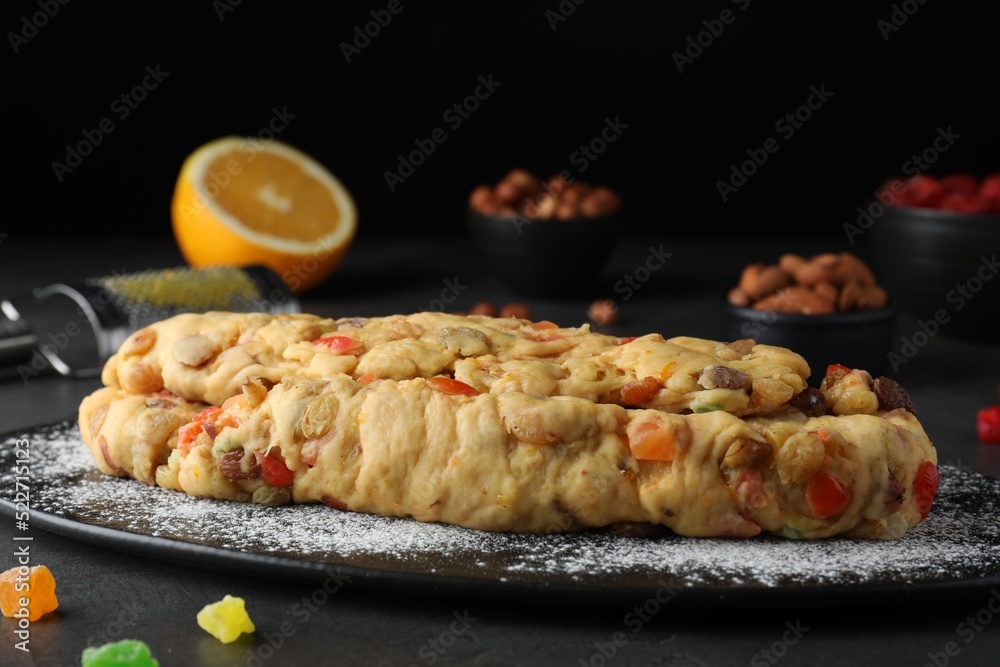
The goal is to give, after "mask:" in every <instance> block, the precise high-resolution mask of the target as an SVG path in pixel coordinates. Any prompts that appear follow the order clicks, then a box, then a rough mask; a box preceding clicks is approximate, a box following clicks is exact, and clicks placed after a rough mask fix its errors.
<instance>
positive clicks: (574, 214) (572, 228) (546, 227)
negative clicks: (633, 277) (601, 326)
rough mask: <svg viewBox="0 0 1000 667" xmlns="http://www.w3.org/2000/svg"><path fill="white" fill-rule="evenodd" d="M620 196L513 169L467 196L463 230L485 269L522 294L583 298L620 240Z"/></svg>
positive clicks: (564, 175)
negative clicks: (468, 236) (468, 233)
mask: <svg viewBox="0 0 1000 667" xmlns="http://www.w3.org/2000/svg"><path fill="white" fill-rule="evenodd" d="M621 207H622V202H621V197H620V196H619V195H618V193H617V192H615V191H614V190H613V189H611V188H610V187H607V186H604V185H593V184H590V183H586V182H582V181H579V180H576V179H574V178H573V177H572V175H571V174H570V173H569V172H565V171H564V172H561V173H559V174H556V175H555V176H552V177H551V178H549V179H547V180H544V179H542V178H540V177H539V176H538V175H537V174H535V173H532V172H530V171H528V170H525V169H512V170H511V171H510V172H508V173H507V175H506V176H504V177H503V178H502V179H500V180H499V181H498V182H497V183H495V184H482V185H479V186H478V187H476V188H475V189H473V191H472V192H471V193H470V195H469V200H468V206H467V208H466V221H467V223H468V228H469V232H470V233H471V235H472V239H473V241H474V243H475V244H476V246H477V247H478V249H479V251H480V252H481V253H482V254H483V256H484V257H485V258H486V260H487V262H488V264H489V266H490V268H491V269H492V271H493V272H494V274H495V275H497V276H498V277H499V278H500V279H501V280H502V281H503V282H504V283H505V284H506V285H507V286H508V287H509V288H510V289H511V290H513V291H514V292H516V293H518V294H521V295H524V296H542V297H557V296H568V295H571V294H577V293H580V294H582V293H586V292H588V291H589V288H590V287H592V286H593V283H594V282H595V280H596V279H597V278H598V276H600V275H601V272H602V270H603V269H604V266H605V264H606V263H607V261H608V258H609V257H610V256H611V254H612V252H613V250H614V248H615V245H616V242H617V240H618V234H619V230H620V228H621V218H620V212H621Z"/></svg>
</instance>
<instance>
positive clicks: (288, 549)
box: [0, 422, 1000, 588]
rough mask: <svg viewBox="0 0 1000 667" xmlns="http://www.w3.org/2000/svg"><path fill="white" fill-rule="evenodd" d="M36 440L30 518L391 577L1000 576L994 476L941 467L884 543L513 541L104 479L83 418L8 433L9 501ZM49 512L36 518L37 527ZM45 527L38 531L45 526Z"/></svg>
mask: <svg viewBox="0 0 1000 667" xmlns="http://www.w3.org/2000/svg"><path fill="white" fill-rule="evenodd" d="M18 437H26V438H28V439H29V440H30V442H31V446H30V453H31V456H30V475H29V477H30V484H31V500H32V505H31V506H32V510H33V512H36V513H37V512H42V513H46V514H47V515H52V516H58V517H64V518H67V519H71V520H73V521H76V522H80V523H83V524H96V525H99V526H105V527H108V528H112V529H116V530H118V531H125V532H126V533H130V534H136V535H141V536H153V537H159V538H163V542H162V546H163V548H164V549H169V547H170V545H171V544H176V542H175V541H181V542H184V543H194V544H201V545H206V546H209V547H215V548H218V549H221V550H223V552H222V553H223V555H225V554H226V553H233V554H240V555H241V556H243V555H245V554H253V555H258V556H261V557H281V558H287V559H289V560H290V561H291V562H293V563H303V564H309V565H311V566H312V565H317V564H318V565H343V566H348V567H355V568H364V569H365V570H379V571H384V572H389V573H404V574H423V575H433V576H439V577H442V578H448V577H466V578H472V579H475V580H480V581H484V580H486V581H493V582H521V583H540V584H548V583H560V584H570V585H581V586H602V585H611V586H615V585H622V584H623V582H625V584H636V585H637V586H639V587H642V586H646V587H648V586H655V585H656V584H657V583H666V584H670V585H674V586H682V587H695V588H732V587H743V588H745V587H751V588H774V587H809V586H845V585H846V586H853V585H909V584H920V583H939V582H954V581H963V580H972V579H981V578H983V577H994V578H995V577H997V576H1000V480H997V479H992V478H988V477H984V476H982V475H978V474H976V473H973V472H970V471H968V470H962V469H959V468H955V467H950V466H942V467H941V469H940V472H941V487H940V490H939V493H938V497H937V499H936V501H935V505H934V509H933V511H932V512H931V515H930V516H929V517H928V519H927V521H925V522H924V523H922V524H921V525H920V526H918V527H916V528H915V529H913V530H912V531H910V532H909V533H908V534H907V535H905V536H904V537H903V538H901V539H900V540H895V541H890V542H871V541H850V540H844V539H830V540H817V541H793V540H783V539H779V538H769V537H761V538H754V539H750V540H724V539H700V538H682V537H676V536H670V537H662V538H653V539H642V538H629V537H620V536H614V535H611V534H608V533H604V532H596V533H587V534H578V535H512V534H500V533H487V532H481V531H473V530H467V529H463V528H459V527H456V526H448V525H440V524H427V523H420V522H417V521H414V520H410V519H393V518H385V517H378V516H370V515H364V514H357V513H350V512H339V511H335V510H332V509H330V508H328V507H326V506H324V505H298V506H283V507H265V506H261V505H255V504H252V503H234V502H227V501H216V500H207V499H199V498H193V497H191V496H188V495H185V494H183V493H179V492H174V491H167V490H163V489H159V488H156V487H151V486H146V485H144V484H141V483H139V482H137V481H135V480H129V479H118V478H112V477H107V476H104V475H101V474H100V473H99V472H98V471H97V469H96V467H95V465H94V463H93V460H92V458H91V455H90V452H89V451H88V450H87V448H86V446H85V445H83V444H82V442H81V441H80V438H79V432H78V431H77V429H76V426H75V424H72V423H68V422H66V423H61V424H54V425H51V426H45V427H40V428H39V429H36V430H34V431H33V432H30V433H24V434H16V435H13V436H12V437H11V438H10V439H9V440H8V441H7V442H6V444H5V446H4V447H3V450H2V452H0V462H2V475H0V499H3V500H4V501H6V504H5V507H7V508H9V503H10V502H12V501H13V496H14V487H15V485H14V482H13V479H12V478H13V473H12V469H13V449H14V448H13V440H14V439H15V438H18ZM42 518H44V517H37V516H35V517H34V520H35V521H36V523H37V522H39V521H41V519H42ZM42 525H44V524H42Z"/></svg>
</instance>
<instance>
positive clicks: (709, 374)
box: [698, 366, 752, 389]
mask: <svg viewBox="0 0 1000 667" xmlns="http://www.w3.org/2000/svg"><path fill="white" fill-rule="evenodd" d="M698 384H700V385H701V386H702V387H704V388H705V389H750V387H751V385H752V383H751V381H750V376H749V375H747V374H746V373H744V372H743V371H741V370H740V369H738V368H732V367H730V366H707V367H706V368H705V370H703V371H702V372H701V375H700V376H699V377H698Z"/></svg>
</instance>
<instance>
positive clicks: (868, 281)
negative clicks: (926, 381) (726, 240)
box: [723, 252, 897, 378]
mask: <svg viewBox="0 0 1000 667" xmlns="http://www.w3.org/2000/svg"><path fill="white" fill-rule="evenodd" d="M723 311H724V312H723V315H724V317H723V320H724V324H723V326H724V328H725V337H726V338H727V339H729V340H739V339H744V338H751V339H753V340H755V341H756V342H757V343H758V344H764V345H776V346H779V347H786V348H789V349H791V350H794V351H796V352H798V353H799V354H801V355H802V356H803V357H804V358H805V359H806V361H807V362H808V363H809V366H810V370H811V371H812V375H813V377H820V378H821V377H822V376H823V374H824V372H825V370H826V368H827V366H829V365H831V364H840V365H843V366H847V367H849V368H861V369H864V370H867V371H869V372H871V373H875V374H879V375H881V374H884V373H885V372H886V368H887V366H888V355H889V352H890V350H891V348H892V345H893V341H894V337H895V335H896V320H897V309H896V306H895V304H894V302H893V300H892V299H891V298H890V295H889V294H888V292H887V291H886V290H885V288H884V287H883V286H882V285H881V284H880V282H879V280H878V278H877V276H876V275H875V272H874V271H873V270H872V268H871V267H870V266H869V265H868V264H867V263H866V262H864V261H863V260H862V259H860V258H859V257H857V256H856V255H854V254H852V253H850V252H829V253H822V254H818V255H814V256H811V257H805V256H802V255H798V254H794V253H786V254H783V255H781V256H780V257H779V258H778V259H777V261H775V262H772V263H768V262H755V263H753V264H749V265H747V266H745V267H744V268H743V269H742V271H741V272H740V277H739V282H738V283H737V284H736V285H735V286H734V287H733V288H732V289H730V290H729V292H728V293H727V295H726V299H725V303H724V305H723Z"/></svg>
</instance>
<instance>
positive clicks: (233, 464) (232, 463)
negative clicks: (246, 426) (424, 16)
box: [219, 447, 260, 482]
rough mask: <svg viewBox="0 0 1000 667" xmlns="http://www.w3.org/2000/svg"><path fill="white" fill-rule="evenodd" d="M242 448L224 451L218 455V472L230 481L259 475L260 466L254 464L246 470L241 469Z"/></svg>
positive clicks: (253, 477)
mask: <svg viewBox="0 0 1000 667" xmlns="http://www.w3.org/2000/svg"><path fill="white" fill-rule="evenodd" d="M242 462H243V448H242V447H240V448H239V449H234V450H232V451H229V452H226V453H225V454H223V455H222V456H220V457H219V472H221V473H222V475H223V477H225V478H226V479H228V480H229V481H230V482H235V481H238V480H241V479H256V478H258V477H260V466H259V465H254V466H252V467H251V468H250V470H248V471H244V470H243V466H242V465H241V464H242Z"/></svg>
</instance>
